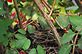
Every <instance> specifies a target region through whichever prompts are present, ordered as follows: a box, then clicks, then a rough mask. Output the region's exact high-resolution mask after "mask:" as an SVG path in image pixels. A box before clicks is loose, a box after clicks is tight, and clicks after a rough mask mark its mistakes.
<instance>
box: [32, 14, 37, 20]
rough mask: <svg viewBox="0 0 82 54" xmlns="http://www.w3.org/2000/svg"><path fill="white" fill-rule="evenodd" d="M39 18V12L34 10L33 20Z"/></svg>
mask: <svg viewBox="0 0 82 54" xmlns="http://www.w3.org/2000/svg"><path fill="white" fill-rule="evenodd" d="M37 19H38V14H37V13H36V12H34V13H33V16H32V20H37Z"/></svg>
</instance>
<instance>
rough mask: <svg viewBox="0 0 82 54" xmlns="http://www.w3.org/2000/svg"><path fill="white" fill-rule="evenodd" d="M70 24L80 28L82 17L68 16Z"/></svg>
mask: <svg viewBox="0 0 82 54" xmlns="http://www.w3.org/2000/svg"><path fill="white" fill-rule="evenodd" d="M69 19H70V22H71V23H72V25H74V26H82V16H69Z"/></svg>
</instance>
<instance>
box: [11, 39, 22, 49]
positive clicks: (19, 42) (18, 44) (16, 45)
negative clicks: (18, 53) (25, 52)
mask: <svg viewBox="0 0 82 54" xmlns="http://www.w3.org/2000/svg"><path fill="white" fill-rule="evenodd" d="M23 44H24V41H23V40H21V39H20V40H13V41H11V43H10V46H11V48H16V49H18V48H22V46H23Z"/></svg>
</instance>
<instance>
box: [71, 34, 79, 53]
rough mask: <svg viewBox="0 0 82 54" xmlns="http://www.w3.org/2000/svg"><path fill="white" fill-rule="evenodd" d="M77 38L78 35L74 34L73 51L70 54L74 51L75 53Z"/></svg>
mask: <svg viewBox="0 0 82 54" xmlns="http://www.w3.org/2000/svg"><path fill="white" fill-rule="evenodd" d="M77 38H78V33H77V34H76V36H75V39H74V42H73V50H72V54H74V51H75V46H76V41H77Z"/></svg>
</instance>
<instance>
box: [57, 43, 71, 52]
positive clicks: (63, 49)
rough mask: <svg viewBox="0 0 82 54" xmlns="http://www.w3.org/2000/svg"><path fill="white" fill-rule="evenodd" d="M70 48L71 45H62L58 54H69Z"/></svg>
mask: <svg viewBox="0 0 82 54" xmlns="http://www.w3.org/2000/svg"><path fill="white" fill-rule="evenodd" d="M71 46H72V45H69V44H64V45H63V46H61V48H60V50H59V52H58V54H69V53H70V50H71Z"/></svg>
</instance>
